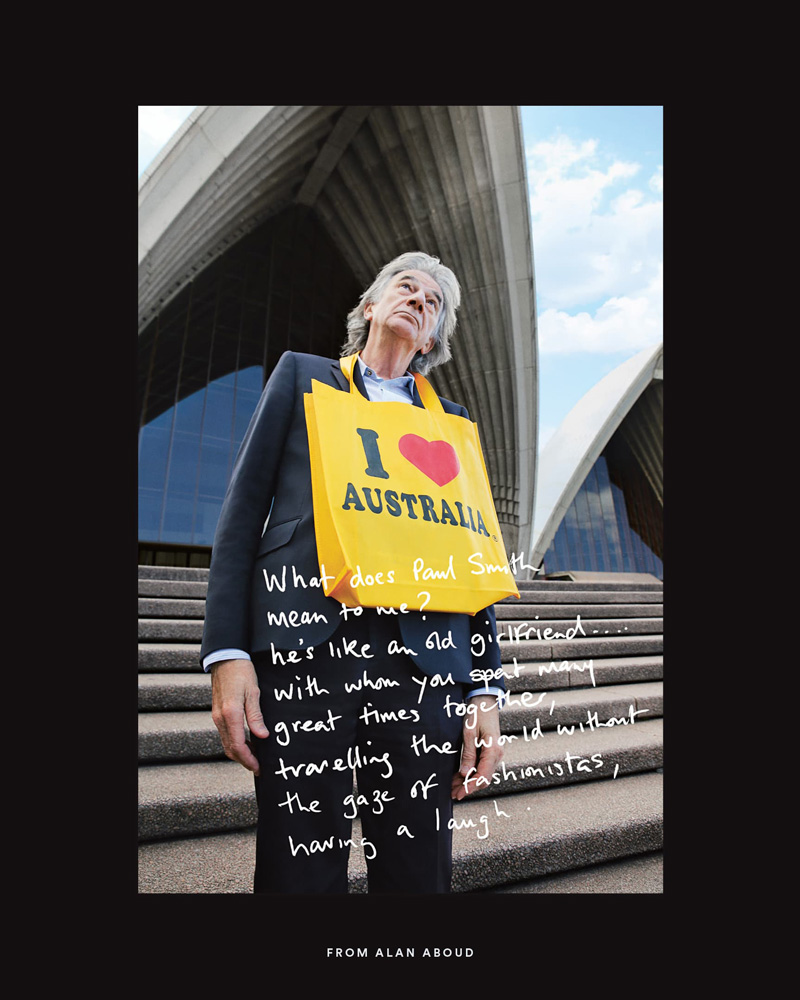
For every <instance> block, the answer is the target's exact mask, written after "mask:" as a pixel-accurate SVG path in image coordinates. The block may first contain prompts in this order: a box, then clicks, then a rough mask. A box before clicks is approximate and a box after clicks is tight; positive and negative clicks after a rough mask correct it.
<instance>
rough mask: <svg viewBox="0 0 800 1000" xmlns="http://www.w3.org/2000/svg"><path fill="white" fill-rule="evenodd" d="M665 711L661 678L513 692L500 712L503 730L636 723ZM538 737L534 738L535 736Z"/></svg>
mask: <svg viewBox="0 0 800 1000" xmlns="http://www.w3.org/2000/svg"><path fill="white" fill-rule="evenodd" d="M663 711H664V691H663V684H662V682H661V681H651V682H645V683H642V684H621V685H612V686H610V687H600V688H568V689H566V690H564V689H561V690H558V691H551V692H550V691H539V692H534V691H522V692H520V693H516V692H515V693H512V694H510V695H509V696H508V699H507V701H506V703H505V705H504V706H503V710H502V711H501V713H500V731H501V732H502V733H520V732H525V731H527V732H531V731H533V732H537V731H539V730H541V731H542V732H545V731H547V730H550V729H555V730H558V727H559V726H568V727H569V726H574V727H576V730H578V731H582V730H580V726H581V725H583V727H584V729H592V728H596V727H597V726H598V725H600V724H603V723H606V724H609V725H610V726H624V725H635V724H636V723H637V722H639V721H641V720H644V719H653V718H660V717H661V716H662V715H663ZM534 738H535V737H534Z"/></svg>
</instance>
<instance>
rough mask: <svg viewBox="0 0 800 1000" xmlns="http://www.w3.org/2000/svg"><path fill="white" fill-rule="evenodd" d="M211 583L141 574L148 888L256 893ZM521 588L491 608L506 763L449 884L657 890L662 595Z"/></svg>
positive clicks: (143, 840) (356, 866)
mask: <svg viewBox="0 0 800 1000" xmlns="http://www.w3.org/2000/svg"><path fill="white" fill-rule="evenodd" d="M207 577H208V570H206V569H180V568H171V567H148V566H140V567H139V841H140V846H139V892H140V893H250V892H251V891H252V867H253V858H254V853H255V830H254V825H255V821H256V806H255V796H254V792H253V781H252V775H251V774H250V773H249V772H248V771H245V769H244V768H242V767H240V766H239V765H238V764H236V763H234V762H232V761H229V760H227V759H226V758H225V756H224V754H223V752H222V746H221V743H220V741H219V737H218V735H217V731H216V729H215V727H214V724H213V722H212V721H211V711H210V709H211V685H210V678H209V676H208V675H206V674H204V673H202V671H201V670H200V668H199V663H198V651H199V646H200V639H201V635H202V629H203V614H204V607H205V601H204V598H205V591H206V581H207ZM519 587H520V600H519V601H517V600H516V599H511V600H507V601H503V602H501V603H499V604H497V605H496V611H497V619H498V622H497V624H498V632H499V635H500V645H501V657H502V663H503V668H504V671H505V672H506V684H507V687H508V690H509V695H510V696H509V701H508V704H507V705H506V707H505V708H504V709H503V711H502V712H501V727H502V733H503V740H504V743H505V756H504V759H503V761H502V762H501V768H500V772H499V773H498V775H497V776H496V783H495V784H493V785H492V786H491V788H488V789H484V790H482V791H479V792H475V793H474V794H473V795H471V796H470V797H469V798H468V799H466V800H465V801H463V802H460V803H456V804H455V808H454V822H455V827H454V866H453V891H454V892H465V893H487V892H488V893H507V892H513V893H521V892H551V893H552V892H562V893H576V892H581V893H660V892H662V891H663V888H662V859H661V849H662V836H663V822H662V714H663V713H662V676H663V674H662V671H663V658H662V648H663V635H662V628H663V626H662V603H661V602H662V592H663V588H662V584H661V583H658V582H654V583H641V582H637V583H631V582H626V581H624V578H620V582H605V581H604V582H602V583H597V582H594V583H590V582H584V581H566V580H565V581H535V582H523V583H520V584H519ZM358 837H359V832H358V820H357V819H356V821H355V823H354V839H355V840H356V842H357V840H358ZM350 890H351V892H354V893H358V892H366V863H365V861H364V857H363V853H362V852H361V851H360V850H358V849H354V850H353V851H352V852H351V861H350Z"/></svg>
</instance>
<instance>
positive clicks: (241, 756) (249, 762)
mask: <svg viewBox="0 0 800 1000" xmlns="http://www.w3.org/2000/svg"><path fill="white" fill-rule="evenodd" d="M211 718H212V719H213V720H214V725H215V726H216V727H217V729H218V730H219V735H220V738H221V739H222V746H223V749H224V750H225V756H226V757H229V758H230V759H231V760H235V761H238V762H239V763H240V764H241V765H242V766H243V767H246V768H247V770H248V771H252V772H253V773H254V774H256V775H257V774H258V773H259V767H258V760H257V759H256V757H255V755H254V754H253V752H252V750H251V749H250V747H249V746H248V744H247V743H246V741H245V729H244V724H245V721H247V725H248V728H249V729H250V732H251V733H252V734H253V736H255V737H258V738H261V739H264V738H266V737H267V736H269V730H268V729H267V727H266V726H265V724H264V717H263V715H262V714H261V705H260V703H259V690H258V678H257V677H256V671H255V667H254V666H253V664H252V663H251V662H250V660H221V661H220V662H218V663H214V664H212V666H211Z"/></svg>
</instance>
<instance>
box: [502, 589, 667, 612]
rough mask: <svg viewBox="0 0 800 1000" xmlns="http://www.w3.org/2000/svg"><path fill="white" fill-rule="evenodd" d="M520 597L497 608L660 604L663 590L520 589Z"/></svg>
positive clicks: (510, 599) (506, 600) (508, 600)
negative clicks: (552, 605) (554, 605)
mask: <svg viewBox="0 0 800 1000" xmlns="http://www.w3.org/2000/svg"><path fill="white" fill-rule="evenodd" d="M518 589H519V597H504V598H502V600H500V601H497V602H496V603H495V608H498V609H499V608H509V607H510V608H513V607H519V606H520V605H525V604H535V605H537V606H539V605H542V604H660V603H662V602H663V600H664V592H663V590H660V589H659V590H627V589H625V590H583V589H581V590H565V589H563V588H561V589H558V590H526V589H525V588H524V587H518Z"/></svg>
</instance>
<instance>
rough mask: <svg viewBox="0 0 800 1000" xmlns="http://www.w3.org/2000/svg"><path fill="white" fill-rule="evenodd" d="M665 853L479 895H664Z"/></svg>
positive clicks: (546, 876) (536, 879)
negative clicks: (535, 893) (513, 893)
mask: <svg viewBox="0 0 800 1000" xmlns="http://www.w3.org/2000/svg"><path fill="white" fill-rule="evenodd" d="M663 891H664V854H663V852H662V851H654V852H652V853H649V854H640V855H637V856H636V857H632V858H624V859H623V860H622V861H608V862H606V863H605V864H602V865H591V866H590V867H588V868H580V869H578V870H577V871H572V872H562V873H561V874H559V875H545V876H543V877H542V878H534V879H529V880H527V881H525V882H515V883H514V884H512V885H504V886H498V887H497V888H493V889H483V890H480V891H478V892H476V893H475V895H485V894H487V893H497V894H500V893H510V892H548V893H557V892H559V893H602V894H603V895H609V894H610V893H625V894H626V895H629V894H631V893H649V894H655V893H663Z"/></svg>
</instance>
